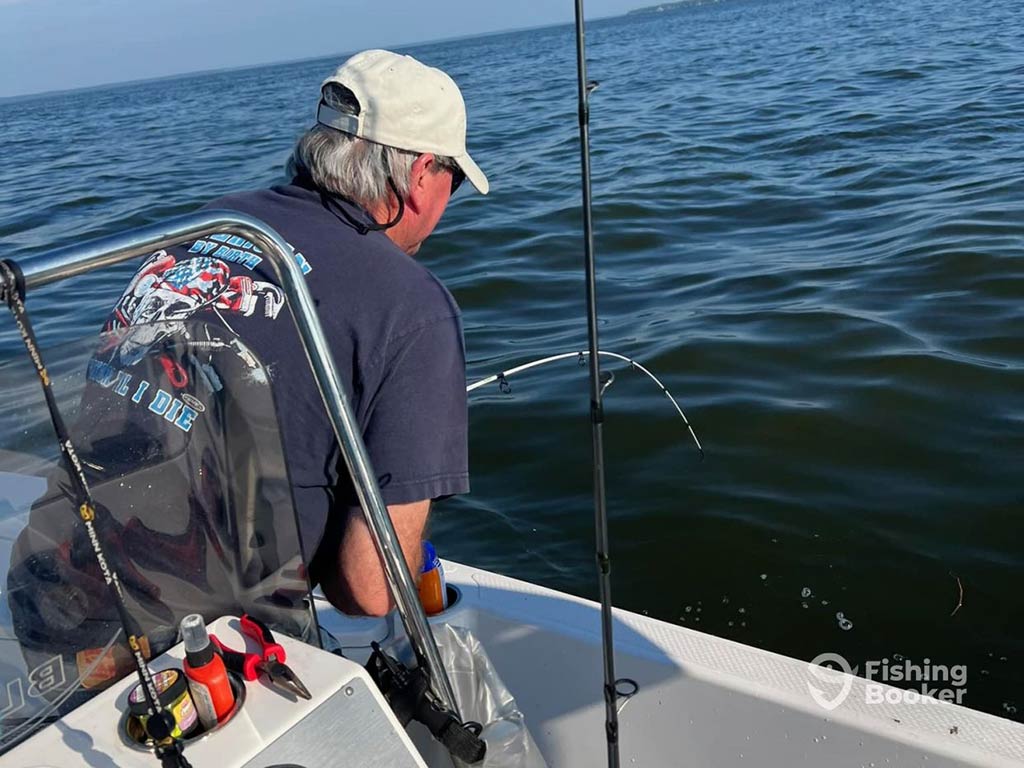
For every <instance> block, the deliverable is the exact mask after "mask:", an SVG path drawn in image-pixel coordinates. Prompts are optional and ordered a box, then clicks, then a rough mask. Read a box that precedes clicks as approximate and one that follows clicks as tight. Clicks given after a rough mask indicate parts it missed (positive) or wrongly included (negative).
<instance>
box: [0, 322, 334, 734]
mask: <svg viewBox="0 0 1024 768" xmlns="http://www.w3.org/2000/svg"><path fill="white" fill-rule="evenodd" d="M19 353H20V354H19ZM43 354H44V358H45V360H46V363H47V365H48V368H49V371H50V374H51V378H52V380H53V382H54V388H55V392H56V394H57V400H58V404H59V406H60V408H61V411H62V413H63V415H64V418H65V422H66V423H67V425H68V428H69V430H70V432H71V437H72V441H73V442H74V444H75V447H76V449H77V452H78V455H79V457H80V458H81V459H82V462H83V464H84V467H85V473H86V477H87V479H88V482H89V484H90V487H91V490H92V493H93V496H94V498H95V501H96V504H97V510H98V513H97V529H98V532H99V537H100V540H101V543H102V547H103V551H104V554H105V556H106V558H107V560H108V561H109V563H110V564H111V565H112V566H113V568H114V569H115V570H116V571H117V573H118V574H119V576H120V580H121V583H122V585H123V587H124V591H125V594H126V596H127V603H128V609H129V612H130V613H131V614H132V616H133V617H134V618H135V619H136V620H137V622H138V623H139V624H140V625H141V627H142V629H143V631H144V633H145V637H146V641H147V644H148V647H149V653H150V655H151V656H155V655H157V654H159V653H162V652H163V651H164V650H166V649H167V648H168V647H170V646H171V645H173V644H174V643H175V642H176V639H177V627H178V623H179V621H180V620H181V619H182V617H184V616H185V615H186V614H189V613H195V612H199V613H202V614H204V615H205V616H206V618H207V619H208V620H212V619H215V618H217V617H219V616H223V615H227V614H234V615H238V614H240V613H243V612H248V613H250V614H253V615H256V616H258V617H260V618H262V619H263V620H264V621H265V622H267V623H268V624H270V625H271V626H272V627H275V628H276V629H279V630H280V631H283V632H286V633H288V634H290V635H293V636H296V637H303V638H305V639H308V640H311V639H312V637H313V635H314V634H315V622H314V621H313V618H312V615H311V608H310V603H309V600H308V582H307V578H306V568H305V566H304V564H303V559H302V556H301V551H302V550H301V546H300V541H299V533H298V529H297V524H296V517H295V511H294V508H293V503H292V496H291V490H290V485H289V482H288V474H287V471H286V467H285V462H284V453H283V449H282V447H281V438H280V435H279V432H278V426H277V417H276V411H275V407H274V400H273V397H272V393H271V389H270V385H269V381H268V375H267V371H266V369H265V368H264V366H263V365H262V364H261V362H260V361H259V360H257V359H256V357H255V356H254V355H253V354H252V352H251V351H250V350H248V349H247V348H246V347H245V346H243V345H242V343H241V342H240V341H239V340H238V339H237V338H235V337H233V336H227V335H226V334H225V333H224V331H223V329H221V328H217V327H213V326H207V325H206V324H204V323H198V322H195V323H194V322H166V323H157V324H149V325H136V326H132V327H129V328H122V329H119V330H116V331H113V332H109V333H105V334H103V335H102V336H100V337H99V338H97V337H95V336H93V337H91V338H90V339H88V340H86V341H83V342H78V343H74V344H66V345H63V346H60V347H57V348H51V349H47V350H44V353H43ZM3 355H4V359H3V360H2V361H0V382H2V390H3V392H4V396H5V397H4V405H3V408H2V409H0V567H4V568H5V570H6V572H7V577H6V579H5V581H4V582H0V752H2V751H4V750H6V749H8V748H10V747H11V746H13V745H14V744H15V743H17V742H19V741H21V740H22V739H24V738H25V737H27V736H28V735H30V734H31V733H33V732H34V731H35V730H37V729H38V728H40V727H42V726H43V725H45V724H47V723H48V722H52V721H53V720H55V719H56V718H58V717H59V716H60V715H61V714H63V713H66V712H68V711H70V710H71V709H73V708H74V707H76V706H78V705H80V704H81V703H82V702H84V701H86V700H87V699H88V698H89V697H91V696H92V695H94V694H95V693H97V692H99V691H101V690H103V689H104V688H106V687H108V686H110V685H111V684H112V683H113V682H115V681H116V680H118V679H120V678H122V677H125V676H126V675H129V674H133V673H134V667H133V666H132V664H131V662H130V659H129V656H128V653H127V649H126V648H125V647H124V635H123V633H122V631H121V625H120V623H119V621H118V618H117V612H116V610H115V607H114V604H113V602H112V600H111V596H110V593H109V592H108V588H107V586H106V584H105V583H104V581H103V579H102V577H101V575H100V570H99V567H98V565H97V562H96V557H95V554H94V552H93V548H92V545H91V542H90V541H89V540H88V538H87V536H86V533H85V529H84V526H83V525H82V523H81V522H80V520H79V518H78V515H77V512H76V508H75V504H74V492H73V490H72V486H71V484H70V483H69V482H68V476H67V473H66V472H65V471H64V469H63V466H62V465H61V463H60V460H59V451H58V448H57V443H56V438H55V436H54V432H53V428H52V426H51V423H50V418H49V413H48V411H47V409H46V406H45V402H44V400H43V396H42V390H41V388H40V385H39V380H38V377H37V376H36V373H35V370H34V369H33V368H32V366H31V364H30V363H29V360H28V358H27V356H26V355H25V354H24V349H23V348H21V349H16V348H14V345H13V344H5V345H4V349H3Z"/></svg>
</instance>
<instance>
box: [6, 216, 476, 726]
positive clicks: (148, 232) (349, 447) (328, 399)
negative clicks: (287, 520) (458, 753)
mask: <svg viewBox="0 0 1024 768" xmlns="http://www.w3.org/2000/svg"><path fill="white" fill-rule="evenodd" d="M218 232H226V233H230V234H234V235H239V236H241V237H244V238H246V239H247V240H251V241H252V242H253V243H254V244H255V245H256V246H258V247H259V248H260V249H262V251H263V255H264V256H266V257H267V259H268V261H269V262H270V266H271V268H272V269H273V271H274V275H275V277H277V281H278V284H279V285H280V287H281V289H282V290H283V291H284V294H285V296H286V298H287V302H286V303H287V305H288V309H289V311H290V312H291V315H292V319H293V320H294V322H295V327H296V329H297V330H298V332H299V337H300V338H301V340H302V347H303V350H304V351H305V353H306V358H307V359H308V360H309V365H310V368H311V370H312V371H313V378H314V379H315V380H316V385H317V388H318V389H319V390H320V396H321V397H322V398H323V401H324V406H325V407H326V408H327V414H328V416H329V417H330V420H331V426H332V427H333V428H334V434H335V436H336V437H337V439H338V444H339V446H340V447H341V453H342V455H343V456H344V457H345V465H346V466H347V467H348V471H349V474H350V475H351V476H352V481H353V483H354V484H355V487H356V493H357V495H358V497H359V503H360V505H361V506H362V509H363V513H364V514H365V515H366V523H367V525H368V526H369V528H370V531H371V533H372V535H373V540H374V543H375V544H376V546H377V551H378V552H379V553H380V556H381V559H382V560H383V562H384V573H385V576H386V577H387V580H388V586H389V587H390V589H391V594H392V595H393V596H394V598H395V604H396V607H397V609H398V613H399V615H400V616H401V617H402V623H403V624H404V625H405V630H406V633H407V634H408V636H409V642H410V643H411V644H412V647H413V651H414V652H415V653H416V657H417V660H418V661H419V663H420V664H421V665H422V666H423V667H424V668H425V670H426V672H427V675H428V678H429V679H430V683H431V688H432V689H433V691H434V693H435V694H436V695H437V696H438V698H439V699H440V700H441V702H442V703H443V704H444V705H445V706H447V707H448V708H449V709H450V710H451V711H452V712H454V713H456V715H458V707H457V705H456V701H455V693H454V691H453V689H452V686H451V682H450V681H449V680H448V675H447V673H446V672H445V669H444V665H443V664H442V662H441V655H440V653H439V652H438V649H437V644H436V643H435V642H434V636H433V634H432V633H431V631H430V625H429V624H428V623H427V617H426V614H425V613H424V611H423V606H422V605H421V604H420V601H419V594H418V592H417V590H416V585H415V583H414V582H413V579H412V576H411V575H410V573H409V568H408V566H407V564H406V561H405V555H404V554H403V553H402V547H401V545H400V543H399V541H398V536H397V534H396V533H395V529H394V526H393V525H392V523H391V517H390V515H388V509H387V506H386V505H385V504H384V499H383V498H382V497H381V493H380V487H379V486H378V484H377V479H376V477H377V476H376V475H375V474H374V472H373V468H372V467H371V466H370V458H369V456H368V455H367V453H366V446H365V445H364V443H363V438H362V435H361V434H360V432H359V429H358V427H357V425H356V420H355V416H354V415H353V414H352V408H351V406H350V405H349V402H348V398H347V397H346V395H345V392H344V390H343V389H342V387H341V379H340V378H339V376H338V369H337V366H336V365H335V363H334V356H333V355H332V354H331V350H330V348H329V347H328V345H327V339H326V338H325V337H324V331H323V327H322V326H321V324H320V317H319V316H318V315H317V312H316V307H315V305H314V304H313V297H312V296H311V295H310V293H309V288H308V287H307V286H306V279H305V277H304V275H303V274H302V270H301V268H300V267H299V265H298V263H297V262H296V260H295V258H294V257H293V255H292V249H291V247H290V246H289V245H288V243H286V242H285V241H284V239H282V237H281V236H280V235H279V234H277V233H276V232H275V231H274V230H272V229H271V228H270V227H268V226H267V225H266V224H264V223H262V222H261V221H259V220H258V219H256V218H253V217H252V216H247V215H245V214H242V213H235V212H233V211H200V212H197V213H192V214H188V215H186V216H178V217H175V218H173V219H168V220H166V221H164V222H161V223H159V224H153V225H150V226H147V227H142V228H140V229H135V230H131V231H129V232H123V233H119V234H116V235H111V236H109V237H102V238H98V239H96V240H91V241H89V242H87V243H83V244H81V245H74V246H70V247H67V248H61V249H59V250H56V251H52V252H50V253H47V254H45V255H43V256H39V257H37V258H33V259H31V260H29V261H28V262H26V263H24V264H19V265H18V266H19V267H20V268H21V270H22V274H23V276H24V279H25V288H26V291H27V290H28V289H31V288H38V287H40V286H43V285H47V284H49V283H54V282H57V281H60V280H64V279H67V278H69V277H74V276H76V275H81V274H85V273H86V272H91V271H93V270H95V269H100V268H102V267H108V266H111V265H114V264H119V263H120V262H123V261H127V260H128V259H132V258H136V257H138V256H143V255H146V254H148V253H150V252H152V251H154V250H159V249H161V248H169V247H172V246H174V245H178V244H180V243H182V242H187V241H189V240H194V239H196V238H199V237H202V236H204V235H210V234H214V233H218ZM8 288H13V286H8V285H6V284H5V282H4V278H3V275H2V274H0V289H2V290H0V294H2V292H3V291H6V290H7V289H8Z"/></svg>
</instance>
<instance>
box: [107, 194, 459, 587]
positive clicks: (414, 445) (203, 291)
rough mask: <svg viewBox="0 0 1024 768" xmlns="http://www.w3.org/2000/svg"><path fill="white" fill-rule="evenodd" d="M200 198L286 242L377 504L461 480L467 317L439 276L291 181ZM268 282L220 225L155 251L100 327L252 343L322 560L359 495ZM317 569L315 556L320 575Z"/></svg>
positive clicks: (300, 509) (418, 496) (446, 491)
mask: <svg viewBox="0 0 1024 768" xmlns="http://www.w3.org/2000/svg"><path fill="white" fill-rule="evenodd" d="M206 208H208V209H227V210H233V211H239V212H242V213H246V214H249V215H251V216H254V217H256V218H257V219H260V220H261V221H263V222H266V223H267V224H268V225H269V226H270V227H272V228H273V229H274V230H275V231H277V232H278V233H279V234H280V235H281V236H282V237H283V238H284V239H285V240H287V241H288V243H289V244H290V245H291V246H292V248H293V249H294V257H295V259H296V260H297V261H298V263H299V265H300V266H301V267H302V270H303V272H304V273H305V274H306V278H307V283H308V286H309V289H310V292H311V293H312V295H313V299H314V302H315V304H316V307H317V310H318V312H319V315H320V321H321V323H322V325H323V328H324V331H325V334H326V337H327V340H328V343H329V344H330V347H331V350H332V352H333V354H334V360H335V362H336V363H337V366H338V371H339V374H340V375H341V378H342V383H343V386H344V387H345V391H346V394H347V395H348V396H349V398H350V402H351V406H352V410H353V413H354V414H355V417H356V420H357V422H358V424H359V427H360V428H361V430H362V434H363V439H364V441H365V442H366V447H367V449H368V451H369V455H370V460H371V462H372V465H373V468H374V471H375V472H376V474H377V476H378V479H379V481H380V484H381V491H382V493H383V497H384V501H385V503H387V504H389V505H390V504H402V503H408V502H413V501H420V500H423V499H437V498H441V497H445V496H450V495H453V494H458V493H466V492H468V490H469V471H468V456H467V453H468V451H467V413H466V388H465V387H466V384H465V351H464V347H463V340H462V325H461V318H460V314H459V308H458V305H457V304H456V303H455V300H454V299H453V298H452V296H451V294H450V293H449V292H448V291H447V289H445V287H444V286H443V285H442V284H441V282H440V281H439V280H438V279H437V278H436V277H434V275H433V274H431V272H430V271H429V270H427V269H426V268H425V267H424V266H422V265H421V264H420V263H418V262H417V261H415V260H414V259H413V258H412V257H410V256H408V255H407V254H405V253H403V252H402V251H401V250H400V249H399V248H398V247H397V246H395V245H394V243H392V242H391V240H390V239H388V238H387V236H386V235H384V234H383V233H382V232H376V231H372V230H371V231H367V230H365V229H364V228H363V227H362V226H361V224H362V223H371V222H372V219H370V217H369V215H368V214H367V213H366V212H365V211H363V210H362V209H361V208H359V207H357V206H354V205H350V204H348V203H345V202H342V201H339V200H336V199H331V200H326V199H323V198H321V195H320V194H319V193H318V192H317V191H315V190H313V189H311V188H308V187H306V186H304V185H302V184H300V183H297V182H293V183H291V184H288V185H285V186H281V187H274V188H272V189H267V190H260V191H256V192H247V193H242V194H237V195H231V196H228V197H224V198H221V199H219V200H215V201H213V202H211V203H210V204H208V205H207V206H206ZM275 282H276V280H275V278H274V275H273V272H272V270H271V269H270V267H269V265H268V263H267V261H266V259H265V257H264V256H263V255H262V254H261V252H260V250H259V249H258V248H257V247H256V246H254V245H253V244H252V243H250V242H248V241H246V240H244V239H243V238H239V237H236V236H232V235H228V234H214V235H211V236H210V237H207V238H204V239H202V240H197V241H195V242H192V243H186V244H184V245H183V246H180V247H177V248H174V249H169V250H168V251H166V252H164V251H160V252H158V253H156V254H153V255H152V256H151V257H150V259H149V260H147V262H146V263H145V264H144V265H143V267H142V268H141V269H140V270H139V272H138V273H137V274H136V277H135V279H134V280H133V281H132V283H131V284H130V285H129V288H128V289H127V290H126V291H125V294H124V296H123V297H122V298H121V300H120V301H119V303H118V305H117V307H116V308H115V310H114V313H113V314H112V316H111V320H110V322H109V323H108V327H110V328H117V327H124V326H130V325H136V324H139V323H146V322H154V321H159V320H172V321H173V320H184V319H186V318H188V319H192V318H194V319H197V320H204V321H206V322H208V323H216V324H217V325H223V326H224V327H225V328H226V329H228V330H229V331H231V332H234V333H236V334H237V335H238V336H239V337H240V338H241V339H242V341H243V342H244V343H245V344H246V345H247V346H248V347H249V348H250V349H252V350H253V351H254V352H256V354H257V355H258V356H259V357H260V359H261V361H262V362H263V364H264V366H265V367H266V368H267V370H268V372H269V375H270V383H271V386H272V387H273V391H274V399H275V402H276V404H277V411H278V419H279V422H280V427H281V433H282V440H283V443H284V449H285V455H286V459H287V463H288V470H289V474H290V478H291V483H292V490H293V496H294V499H295V505H296V510H297V513H298V516H299V522H300V532H301V535H302V540H303V546H304V547H305V548H306V550H307V551H306V559H307V562H309V561H310V560H312V559H313V557H314V553H316V554H317V558H316V561H317V562H322V563H324V565H326V564H327V563H330V562H332V561H333V558H334V554H335V552H336V551H337V550H336V547H337V544H338V541H339V539H340V535H341V531H342V530H343V528H344V525H345V523H346V519H347V516H348V515H349V514H351V512H352V509H353V508H354V507H357V506H358V500H357V498H356V496H355V492H354V489H353V487H352V483H351V480H350V479H349V477H348V473H347V471H346V469H345V466H344V462H343V461H342V459H341V456H340V452H339V448H338V445H337V441H336V440H335V438H334V433H333V431H332V429H331V426H330V422H329V420H328V418H327V414H326V411H325V409H324V405H323V402H322V400H321V398H320V394H319V392H318V390H317V388H316V385H315V383H314V381H313V377H312V374H311V373H310V370H309V365H308V362H307V361H306V357H305V354H304V352H303V350H302V345H301V342H300V341H299V337H298V332H297V331H296V330H295V326H294V323H293V322H292V319H291V317H290V314H289V312H288V310H287V308H286V307H285V305H284V298H283V295H282V293H281V291H280V289H279V288H278V287H277V286H276V285H275ZM325 533H326V535H325ZM321 544H323V548H322V549H320V547H321ZM318 549H320V551H319V552H318ZM316 570H317V566H316V562H314V578H316V575H317V574H316Z"/></svg>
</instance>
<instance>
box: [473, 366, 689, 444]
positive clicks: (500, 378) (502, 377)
mask: <svg viewBox="0 0 1024 768" xmlns="http://www.w3.org/2000/svg"><path fill="white" fill-rule="evenodd" d="M597 354H598V355H601V356H603V357H610V358H613V359H615V360H621V361H623V362H624V363H629V367H630V368H632V369H633V370H637V371H640V373H642V374H644V375H645V376H647V378H649V379H650V380H651V381H653V382H654V383H655V384H656V385H657V387H658V389H660V390H661V391H662V393H663V394H664V395H665V397H667V398H668V400H669V402H670V403H672V407H673V408H675V409H676V413H678V414H679V418H680V419H682V420H683V424H685V425H686V428H687V429H688V430H689V431H690V436H691V437H692V438H693V442H694V444H696V446H697V450H698V451H700V460H701V461H704V447H703V446H702V445H701V444H700V440H699V439H698V437H697V433H696V432H695V431H694V429H693V425H692V424H690V421H689V419H687V418H686V414H685V413H683V409H682V407H681V406H680V405H679V401H678V400H676V398H675V396H674V395H673V394H672V393H671V392H669V390H668V387H666V386H665V385H664V384H663V383H662V381H661V379H659V378H658V377H657V376H655V375H654V374H653V373H651V372H650V371H649V370H647V368H645V367H644V366H643V365H641V364H640V363H638V362H637V361H636V360H633V359H632V358H630V357H626V356H625V355H620V354H619V353H618V352H607V351H605V350H603V349H599V350H598V351H597ZM588 355H590V351H589V350H585V349H584V350H580V351H578V352H562V353H560V354H557V355H551V356H550V357H542V358H539V359H537V360H533V361H531V362H529V363H523V364H522V365H517V366H516V367H515V368H509V369H508V370H505V371H501V372H499V373H495V374H492V375H490V376H487V377H485V378H483V379H480V380H479V381H474V382H473V383H472V384H470V385H469V386H468V387H466V392H467V393H469V392H473V391H474V390H477V389H481V388H483V387H486V386H487V385H488V384H494V383H495V382H497V383H498V385H499V386H501V389H502V392H505V393H506V394H507V393H508V392H510V391H511V387H510V386H508V384H507V380H508V377H509V376H515V375H516V374H517V373H522V372H523V371H528V370H530V369H531V368H539V367H540V366H542V365H547V364H548V363H557V362H558V361H559V360H569V359H571V358H575V359H576V360H578V361H579V363H580V365H582V364H583V363H584V361H585V360H586V358H587V356H588ZM609 384H611V382H610V381H609V382H607V383H606V384H604V385H603V387H602V389H601V394H602V395H603V394H604V390H605V389H607V388H608V385H609Z"/></svg>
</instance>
